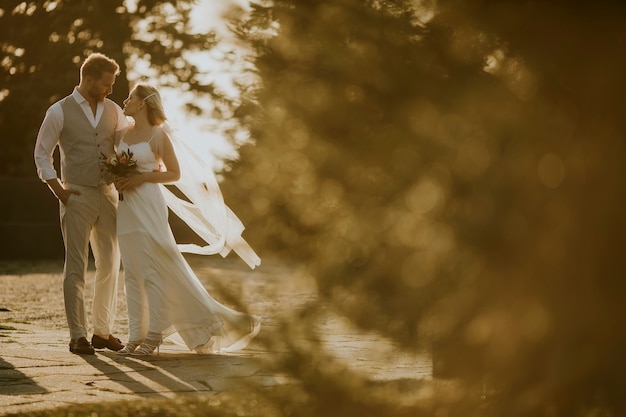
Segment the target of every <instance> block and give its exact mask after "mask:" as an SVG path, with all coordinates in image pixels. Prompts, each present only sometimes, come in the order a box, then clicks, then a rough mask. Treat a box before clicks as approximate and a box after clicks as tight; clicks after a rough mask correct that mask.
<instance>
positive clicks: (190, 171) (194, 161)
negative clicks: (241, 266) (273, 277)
mask: <svg viewBox="0 0 626 417" xmlns="http://www.w3.org/2000/svg"><path fill="white" fill-rule="evenodd" d="M163 128H164V130H165V131H166V132H167V133H168V135H169V136H170V139H171V141H172V144H173V145H174V151H175V152H176V157H177V158H178V162H179V164H180V168H181V169H180V170H181V176H180V179H179V180H178V181H177V182H175V183H173V184H169V186H173V187H176V188H177V189H178V190H179V191H180V193H182V195H184V197H185V198H186V200H185V199H183V198H180V197H178V196H177V195H176V194H174V193H173V192H172V191H170V190H169V189H168V188H167V187H166V186H165V185H163V184H161V190H162V192H163V196H164V197H165V202H166V204H167V206H168V207H169V208H170V210H172V211H173V212H174V213H175V214H176V215H177V216H178V217H179V218H180V219H181V220H182V221H183V222H185V224H187V226H189V227H190V228H191V230H193V231H194V232H195V233H196V234H197V235H198V236H199V237H200V238H201V239H202V240H203V241H204V242H206V245H205V246H200V245H196V244H179V245H178V248H179V249H180V251H181V252H185V253H193V254H197V255H214V254H218V253H219V254H220V255H222V256H223V257H226V255H228V254H229V253H230V251H231V250H233V251H234V252H235V253H236V254H237V255H238V256H239V257H240V258H241V259H242V260H243V261H244V262H245V263H247V264H248V266H249V267H250V268H252V269H254V268H255V267H257V266H259V265H260V264H261V258H259V256H258V255H257V254H256V253H255V252H254V250H253V249H252V248H251V247H250V245H249V244H248V242H246V241H245V240H244V239H243V237H242V236H241V234H242V233H243V230H244V229H245V227H244V225H243V223H242V222H241V220H239V218H237V216H236V215H235V213H233V211H232V210H231V209H230V208H228V206H227V205H226V204H225V203H224V198H223V196H222V192H221V191H220V187H219V185H218V182H217V179H216V178H215V175H214V173H213V169H212V168H211V167H210V166H209V165H208V164H207V163H206V162H205V161H204V160H203V159H202V158H201V157H200V155H198V153H197V152H196V151H195V150H194V149H193V148H192V147H191V146H190V145H189V144H188V143H185V142H184V141H183V140H182V139H179V138H177V137H176V135H175V134H174V133H173V132H172V129H171V127H170V126H169V124H167V123H165V124H164V125H163ZM187 200H188V201H187Z"/></svg>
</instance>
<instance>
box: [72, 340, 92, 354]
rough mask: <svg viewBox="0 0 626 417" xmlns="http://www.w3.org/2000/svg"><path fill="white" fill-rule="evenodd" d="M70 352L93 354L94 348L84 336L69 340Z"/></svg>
mask: <svg viewBox="0 0 626 417" xmlns="http://www.w3.org/2000/svg"><path fill="white" fill-rule="evenodd" d="M70 352H72V353H75V354H77V355H93V354H94V353H95V350H94V349H93V346H91V343H89V342H88V341H87V338H86V337H81V338H79V339H72V340H70Z"/></svg>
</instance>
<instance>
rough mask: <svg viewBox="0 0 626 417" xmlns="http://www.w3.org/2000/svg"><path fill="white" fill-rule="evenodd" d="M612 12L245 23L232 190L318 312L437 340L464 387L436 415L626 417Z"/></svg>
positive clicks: (352, 8)
mask: <svg viewBox="0 0 626 417" xmlns="http://www.w3.org/2000/svg"><path fill="white" fill-rule="evenodd" d="M624 11H625V10H624V6H622V3H621V2H615V1H599V2H593V3H591V2H585V3H583V2H566V1H549V0H544V1H504V0H503V1H481V0H464V1H461V0H458V1H457V0H441V1H438V2H434V1H385V0H383V1H361V0H341V1H339V0H338V1H332V2H328V1H321V0H320V1H315V0H309V1H294V0H276V1H274V2H272V3H271V4H269V5H266V4H255V5H254V12H253V13H252V15H251V17H250V19H249V20H248V21H247V22H246V24H245V25H242V27H241V28H240V34H241V36H242V38H244V39H245V40H246V41H248V42H249V43H250V45H252V46H253V47H254V49H255V51H256V54H257V58H256V61H255V64H256V67H257V69H258V76H259V79H260V83H259V84H260V86H261V87H260V88H259V90H258V91H257V92H256V94H255V95H254V96H252V97H250V98H249V101H248V103H247V104H246V106H245V107H244V109H246V111H245V112H242V113H241V119H242V121H243V122H244V123H246V124H247V126H249V128H250V130H251V132H252V137H253V138H255V140H256V143H255V145H254V146H249V147H246V148H245V149H244V150H243V152H242V156H241V162H240V164H239V165H238V166H237V167H236V169H234V170H233V172H232V173H231V174H229V175H228V176H227V182H226V185H225V186H224V190H225V193H226V194H227V201H228V200H229V199H230V200H234V201H244V200H245V199H248V200H249V207H248V211H247V212H245V213H242V212H241V209H238V213H241V215H242V218H244V219H245V223H246V224H247V226H248V232H247V236H248V239H249V240H250V241H251V242H252V243H253V246H254V247H261V248H264V249H265V250H266V251H267V252H268V253H272V254H276V255H277V256H279V257H281V258H282V259H285V260H298V261H304V262H306V263H307V264H308V265H309V268H310V272H311V274H312V275H313V276H315V277H316V279H317V280H318V284H319V288H320V291H321V293H322V294H323V295H324V296H325V300H324V301H325V302H329V303H331V305H332V306H333V307H334V308H336V309H338V310H340V311H342V312H343V313H344V314H345V315H346V316H348V317H350V318H351V319H352V320H353V321H354V322H356V323H358V324H359V325H360V326H362V327H364V328H366V329H370V330H375V331H378V332H380V334H381V335H387V336H391V337H393V338H394V339H395V340H397V341H398V342H399V343H401V344H402V345H404V346H405V347H406V348H407V349H410V350H419V349H423V348H427V349H432V352H433V361H434V362H433V363H434V365H433V367H434V369H433V372H434V375H435V377H437V378H455V379H456V378H458V379H460V380H461V381H462V385H461V387H462V389H460V390H459V391H458V395H456V396H454V397H453V398H450V397H447V398H448V401H443V400H442V398H443V397H444V395H443V394H441V393H439V394H437V393H433V394H432V397H431V398H430V400H432V403H431V404H437V405H436V406H434V408H432V409H431V411H432V413H433V414H432V415H485V416H487V415H498V416H505V415H506V416H517V415H519V416H521V415H529V416H530V415H532V416H538V415H545V416H556V415H559V416H574V415H580V416H582V415H622V414H623V413H624V411H625V405H624V402H625V401H624V398H625V397H624V392H625V391H624V390H625V389H626V379H625V377H624V375H626V372H625V371H626V363H625V360H624V355H623V352H624V351H625V350H626V339H625V336H624V332H623V322H624V318H625V316H626V310H624V308H623V305H624V302H625V301H626V300H625V297H626V291H625V290H626V288H625V285H626V284H625V283H624V268H623V266H622V263H623V262H622V256H621V253H620V252H621V251H622V248H623V247H624V243H626V242H625V239H624V238H625V232H626V224H625V221H624V218H623V216H622V215H621V212H622V210H623V207H624V203H625V202H626V201H625V198H626V194H625V192H626V187H625V186H624V184H625V183H626V182H625V180H626V178H625V171H624V166H625V164H624V162H625V158H626V153H625V152H624V150H625V149H624V134H625V133H626V131H625V126H624V121H623V120H624V118H623V114H624V100H623V93H624V92H625V90H626V89H625V88H624V87H625V85H624V84H625V81H624V77H623V74H624V73H625V69H626V68H625V66H626V58H625V57H624V55H623V52H622V51H623V48H624V42H625V41H626V25H624V23H625V22H624V16H625V15H624ZM261 256H262V257H263V256H264V254H263V253H261ZM313 316H314V314H312V315H311V317H313ZM310 325H311V323H310V322H307V321H306V320H304V321H303V322H302V326H303V327H304V328H305V329H306V328H307V326H310ZM310 327H312V326H310ZM312 351H313V350H312ZM293 371H294V373H296V374H298V373H299V374H300V375H301V376H302V377H303V378H305V377H304V375H305V373H306V372H311V371H310V370H308V371H306V372H305V371H302V370H301V369H299V368H298V367H296V366H294V367H293ZM322 386H324V384H322ZM325 386H326V387H327V386H328V385H325ZM315 389H321V387H320V386H317V388H315V387H313V388H312V390H313V392H315ZM352 394H353V397H351V398H362V397H363V396H362V394H363V392H359V391H358V389H356V388H355V391H354V392H353V393H352ZM311 395H314V394H311ZM389 401H390V404H392V403H393V402H394V400H393V399H390V400H389ZM356 402H358V400H356ZM458 407H461V408H458ZM464 407H465V408H464ZM460 409H464V410H465V412H463V413H462V414H458V412H459V410H460ZM327 411H328V410H327ZM344 411H345V410H344ZM311 415H315V414H314V413H312V414H311ZM336 415H340V414H336ZM343 415H345V414H343ZM381 415H382V414H381Z"/></svg>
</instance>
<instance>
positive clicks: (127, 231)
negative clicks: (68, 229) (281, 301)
mask: <svg viewBox="0 0 626 417" xmlns="http://www.w3.org/2000/svg"><path fill="white" fill-rule="evenodd" d="M124 150H130V151H132V152H133V154H134V156H135V158H136V159H137V165H138V169H139V171H141V172H151V171H154V170H155V169H157V167H158V161H157V159H156V157H155V155H154V153H153V151H152V148H151V145H150V143H149V142H139V143H136V144H132V145H128V144H126V143H125V142H124V141H123V140H121V141H120V144H119V146H118V152H119V151H124ZM181 169H184V166H182V167H181ZM117 232H118V239H119V245H120V250H121V253H122V263H123V268H124V274H125V288H126V295H127V304H128V315H129V341H137V340H142V339H145V338H149V339H154V338H155V335H160V336H161V337H162V338H166V337H167V338H168V339H170V340H173V341H174V342H177V343H182V344H184V345H185V346H187V347H188V348H189V349H190V350H195V351H197V352H200V353H211V352H230V351H234V350H238V349H242V348H244V347H245V346H246V345H247V344H248V343H249V342H250V340H252V338H253V337H255V336H256V335H257V333H258V332H259V328H260V321H259V319H258V318H257V317H254V316H252V315H249V314H245V313H241V312H238V311H235V310H233V309H231V308H228V307H226V306H224V305H222V304H220V303H219V302H218V301H216V300H215V299H213V298H212V297H211V295H209V293H208V292H207V291H206V289H205V288H204V287H203V286H202V284H201V283H200V281H199V280H198V278H197V276H196V275H195V273H194V272H193V270H192V269H191V267H190V266H189V264H188V263H187V261H186V260H185V258H184V257H183V255H182V254H181V252H180V250H179V248H178V247H177V244H176V240H175V238H174V235H173V234H172V231H171V228H170V226H169V223H168V208H167V205H166V203H165V200H164V197H163V194H162V192H161V188H160V186H159V184H155V183H148V182H146V183H144V184H142V185H140V186H139V187H137V188H136V189H135V190H132V191H127V192H125V193H124V199H123V201H120V203H119V207H118V215H117Z"/></svg>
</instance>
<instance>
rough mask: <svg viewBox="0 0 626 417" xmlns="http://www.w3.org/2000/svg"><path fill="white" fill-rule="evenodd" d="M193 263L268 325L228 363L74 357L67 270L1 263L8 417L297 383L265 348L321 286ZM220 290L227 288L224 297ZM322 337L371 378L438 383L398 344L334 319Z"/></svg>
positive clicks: (2, 383) (172, 351)
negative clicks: (64, 279)
mask: <svg viewBox="0 0 626 417" xmlns="http://www.w3.org/2000/svg"><path fill="white" fill-rule="evenodd" d="M190 263H191V264H192V266H193V267H194V270H196V271H197V273H198V276H200V277H201V279H202V280H203V283H204V284H205V286H206V287H207V289H209V291H210V292H211V293H212V294H213V295H214V296H215V297H216V298H218V299H223V298H221V297H219V296H217V294H226V293H231V294H236V295H237V296H238V297H241V299H242V301H243V302H244V303H245V305H246V306H248V307H249V309H250V311H251V312H252V313H254V314H259V315H261V316H262V317H263V325H262V326H263V327H262V330H261V335H260V338H259V340H258V341H254V342H253V343H252V344H251V345H250V346H249V347H248V348H247V349H245V350H242V351H240V352H237V353H233V354H226V355H198V354H195V353H190V352H188V351H186V350H185V349H184V348H181V347H179V346H177V345H174V344H172V343H167V342H166V343H164V344H163V346H162V348H161V352H160V355H159V356H156V355H155V356H151V357H149V358H147V359H139V358H135V357H125V356H119V355H117V354H115V353H114V352H111V351H98V352H97V353H96V355H94V356H78V355H73V354H71V353H69V352H68V346H67V343H68V333H67V329H66V325H65V316H64V313H63V306H62V295H61V271H60V266H59V265H58V263H57V264H54V263H53V264H51V265H43V266H42V265H33V266H32V267H29V266H24V265H17V266H13V265H7V264H6V263H4V264H2V263H0V285H2V288H3V291H2V293H1V294H0V309H2V310H8V311H0V416H2V415H6V414H11V413H16V412H27V411H32V410H41V409H51V408H54V407H58V406H64V405H69V404H79V403H87V402H100V401H114V400H125V399H128V400H131V399H136V398H170V397H174V396H178V395H213V394H219V393H221V392H226V391H234V390H237V389H240V388H242V387H245V386H246V385H247V384H254V385H255V386H273V385H278V384H287V383H289V382H290V378H289V377H288V376H287V375H285V374H282V373H280V372H276V371H272V369H273V368H272V367H271V365H270V364H271V363H272V362H273V361H274V360H275V359H276V358H277V357H278V356H279V355H281V354H283V353H284V352H281V351H280V350H281V348H280V347H278V348H276V347H275V346H277V345H273V346H274V348H272V349H271V350H270V349H269V348H267V347H266V345H265V344H264V343H263V342H262V341H263V339H264V338H272V337H277V336H276V334H277V333H278V332H277V331H276V330H277V327H278V324H279V323H280V322H281V321H282V320H289V319H290V317H293V316H294V315H295V312H296V311H298V309H299V308H301V307H302V306H303V305H304V303H307V302H310V301H312V300H315V299H316V290H315V285H314V282H313V280H311V279H310V278H307V276H306V274H304V273H301V272H299V271H298V270H297V268H295V269H294V268H292V267H284V266H276V265H272V264H271V263H270V264H269V265H262V266H261V267H260V268H258V269H257V270H256V271H250V270H246V269H245V265H243V266H242V265H241V264H239V263H237V262H232V261H229V260H222V259H215V258H212V259H209V260H207V258H204V259H200V258H198V259H196V258H192V259H190ZM91 274H93V272H92V271H91V270H90V275H91ZM90 278H92V277H91V276H89V277H88V282H91V281H92V280H91V279H90ZM216 282H220V283H224V288H222V287H221V286H218V285H217V284H216ZM88 291H90V288H88ZM224 297H225V296H224ZM124 301H125V300H124V295H123V292H122V291H121V290H120V302H119V304H120V306H119V311H118V316H119V317H120V318H119V320H118V323H117V328H116V334H117V335H118V336H120V337H121V338H122V340H124V341H125V340H126V337H125V335H126V329H127V327H126V326H127V321H126V319H125V302H124ZM317 332H318V336H319V337H320V339H321V341H322V345H323V348H324V350H325V353H326V354H327V355H329V356H330V357H332V358H334V359H335V360H337V361H338V362H339V363H342V364H343V365H344V366H345V367H346V368H348V369H350V370H351V371H353V372H355V373H358V374H361V375H363V376H366V377H367V378H370V379H375V380H392V379H425V378H430V375H431V363H430V360H429V358H428V357H427V356H426V355H410V354H407V353H404V352H401V351H399V349H398V348H397V347H395V346H394V345H393V344H392V343H391V342H390V341H388V340H385V339H383V338H381V337H380V336H377V335H373V334H367V333H364V332H362V331H359V330H358V329H356V328H354V327H352V326H351V325H350V324H349V323H348V322H346V320H345V319H342V318H339V317H337V316H335V315H333V314H332V312H327V313H326V312H325V316H324V317H323V320H321V321H320V323H319V327H318V329H317ZM278 346H280V345H278Z"/></svg>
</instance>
